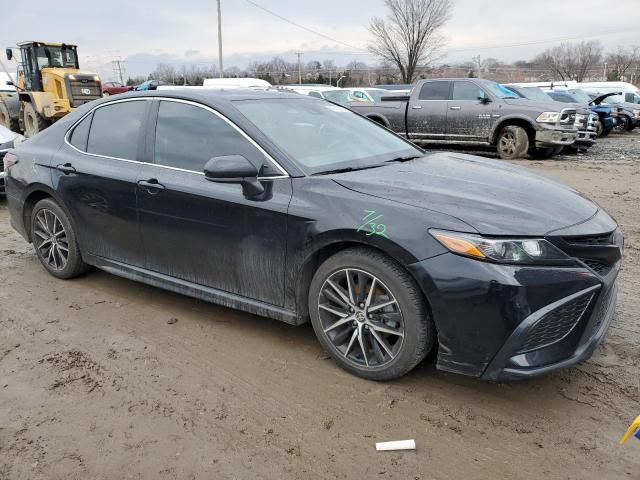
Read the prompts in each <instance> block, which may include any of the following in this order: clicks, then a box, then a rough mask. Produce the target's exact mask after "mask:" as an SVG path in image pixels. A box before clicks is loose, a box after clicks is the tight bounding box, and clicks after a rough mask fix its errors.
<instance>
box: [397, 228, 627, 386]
mask: <svg viewBox="0 0 640 480" xmlns="http://www.w3.org/2000/svg"><path fill="white" fill-rule="evenodd" d="M579 235H582V234H581V233H580V234H579ZM615 238H616V242H618V243H619V245H618V246H607V247H606V248H608V249H609V250H610V251H608V252H607V253H606V254H603V255H600V257H602V258H605V257H607V255H610V256H609V257H608V258H610V259H612V260H611V264H610V265H609V266H607V267H606V268H603V269H600V268H599V267H598V263H597V262H592V261H591V260H584V261H583V260H577V265H576V266H575V267H533V266H515V265H498V264H493V263H487V262H481V261H477V260H473V259H468V258H464V257H461V256H458V255H454V254H451V253H446V254H443V255H439V256H437V257H433V258H430V259H427V260H424V261H422V262H418V263H416V264H413V265H411V267H410V269H411V271H412V273H413V275H414V277H415V278H416V279H417V281H418V283H419V284H420V285H421V287H422V289H423V291H424V293H425V295H426V297H427V299H428V301H429V305H430V307H431V312H432V315H433V319H434V322H435V324H436V330H437V332H438V342H439V350H438V362H437V366H438V369H440V370H444V371H449V372H455V373H460V374H464V375H470V376H475V377H480V378H482V379H485V380H493V381H504V380H514V379H519V378H528V377H533V376H536V375H542V374H545V373H548V372H550V371H553V370H556V369H559V368H564V367H568V366H570V365H573V364H576V363H579V362H581V361H584V360H586V359H587V358H589V357H590V356H591V354H592V353H593V352H594V351H595V349H596V347H597V346H598V345H599V344H600V342H601V341H602V339H603V338H604V336H605V335H606V332H607V329H608V328H609V325H610V323H611V321H612V318H613V312H614V310H615V304H616V297H617V289H616V278H617V275H618V271H619V269H620V251H621V249H622V235H621V234H616V236H615ZM598 248H599V247H592V246H587V247H584V246H580V247H576V249H577V250H576V252H578V251H580V252H581V253H577V254H576V256H582V255H586V256H587V257H599V254H598V253H597V252H595V254H594V255H592V253H594V250H592V249H595V250H598ZM603 248H605V247H603ZM614 250H615V251H617V253H615V252H614ZM598 251H599V250H598ZM584 252H586V253H584ZM602 258H601V260H602Z"/></svg>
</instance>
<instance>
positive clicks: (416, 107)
mask: <svg viewBox="0 0 640 480" xmlns="http://www.w3.org/2000/svg"><path fill="white" fill-rule="evenodd" d="M411 108H413V109H414V110H420V109H421V108H422V107H421V106H420V105H414V106H413V107H411Z"/></svg>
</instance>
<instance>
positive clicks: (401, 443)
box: [376, 440, 416, 452]
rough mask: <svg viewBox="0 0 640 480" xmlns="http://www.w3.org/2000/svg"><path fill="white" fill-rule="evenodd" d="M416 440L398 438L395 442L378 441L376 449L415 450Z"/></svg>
mask: <svg viewBox="0 0 640 480" xmlns="http://www.w3.org/2000/svg"><path fill="white" fill-rule="evenodd" d="M415 449H416V441H415V440H397V441H395V442H378V443H376V450H377V451H379V452H380V451H383V450H415Z"/></svg>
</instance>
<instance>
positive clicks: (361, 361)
mask: <svg viewBox="0 0 640 480" xmlns="http://www.w3.org/2000/svg"><path fill="white" fill-rule="evenodd" d="M318 315H319V317H320V323H321V326H322V331H323V332H324V335H325V336H326V338H327V339H328V340H329V342H331V344H332V345H333V347H334V348H335V349H336V350H337V351H338V352H339V353H340V354H341V355H342V356H343V357H344V358H345V360H346V361H348V362H350V363H352V364H355V365H356V366H358V367H360V368H362V367H365V368H366V367H375V368H378V367H383V366H385V365H387V364H389V363H391V362H392V361H393V360H394V359H395V358H396V356H397V355H398V354H399V353H400V351H401V349H402V346H403V343H404V319H403V316H402V311H401V309H400V305H399V304H398V301H397V300H396V298H395V297H394V295H393V293H392V292H391V290H389V288H388V287H387V286H386V285H385V284H384V283H383V282H382V281H381V280H380V279H379V278H377V277H376V276H375V275H373V274H371V273H369V272H366V271H364V270H360V269H346V268H345V269H342V270H338V271H336V272H334V273H332V274H331V275H330V276H329V278H327V280H325V282H324V284H323V285H322V288H321V289H320V295H319V297H318Z"/></svg>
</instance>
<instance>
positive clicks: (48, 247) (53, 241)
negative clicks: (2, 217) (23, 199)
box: [31, 198, 89, 279]
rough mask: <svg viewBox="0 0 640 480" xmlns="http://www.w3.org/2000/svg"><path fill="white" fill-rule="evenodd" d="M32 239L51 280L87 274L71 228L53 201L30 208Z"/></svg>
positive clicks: (63, 212)
mask: <svg viewBox="0 0 640 480" xmlns="http://www.w3.org/2000/svg"><path fill="white" fill-rule="evenodd" d="M31 239H32V241H33V246H34V248H35V250H36V255H37V256H38V259H39V260H40V263H42V266H43V267H44V268H45V269H46V270H47V271H48V272H49V273H50V274H51V275H53V276H54V277H57V278H62V279H68V278H73V277H77V276H78V275H81V274H83V273H85V272H86V271H87V270H88V268H89V267H88V266H87V264H86V263H84V261H83V260H82V255H81V254H80V248H79V247H78V242H77V239H76V234H75V230H74V228H73V225H71V221H70V220H69V217H68V216H67V214H66V213H65V211H64V210H63V209H62V208H60V206H59V205H58V204H57V203H56V202H55V201H54V200H52V199H50V198H45V199H44V200H40V201H39V202H38V203H37V204H36V205H35V207H34V208H33V211H32V213H31Z"/></svg>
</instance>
